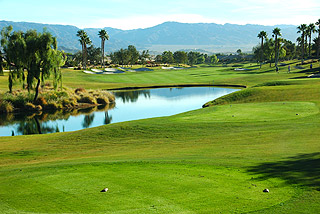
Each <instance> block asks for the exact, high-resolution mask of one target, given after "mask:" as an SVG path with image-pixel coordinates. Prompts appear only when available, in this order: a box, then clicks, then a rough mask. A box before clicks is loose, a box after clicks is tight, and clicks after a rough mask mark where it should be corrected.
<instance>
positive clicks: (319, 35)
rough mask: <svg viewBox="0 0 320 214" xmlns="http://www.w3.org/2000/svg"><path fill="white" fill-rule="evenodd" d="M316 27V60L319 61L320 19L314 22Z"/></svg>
mask: <svg viewBox="0 0 320 214" xmlns="http://www.w3.org/2000/svg"><path fill="white" fill-rule="evenodd" d="M316 25H318V30H317V31H318V42H317V44H318V45H317V59H319V52H320V19H318V21H317V22H316Z"/></svg>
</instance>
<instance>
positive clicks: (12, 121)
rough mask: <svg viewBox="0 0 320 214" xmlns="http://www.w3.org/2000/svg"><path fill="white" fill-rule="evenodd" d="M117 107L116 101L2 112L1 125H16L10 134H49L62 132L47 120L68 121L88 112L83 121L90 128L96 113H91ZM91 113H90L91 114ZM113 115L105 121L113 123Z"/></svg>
mask: <svg viewBox="0 0 320 214" xmlns="http://www.w3.org/2000/svg"><path fill="white" fill-rule="evenodd" d="M114 107H115V104H114V103H110V104H108V105H100V106H97V107H93V108H86V109H71V110H68V111H63V110H58V111H52V112H36V113H34V112H32V113H26V112H23V113H20V114H0V126H9V125H16V126H17V128H16V130H12V131H11V133H10V135H12V136H14V135H19V134H20V135H30V134H47V133H55V132H60V129H59V127H58V126H49V125H47V122H49V121H56V120H65V121H67V120H68V119H69V118H70V117H71V116H77V115H83V114H87V115H86V116H85V118H84V121H83V123H82V126H83V128H88V127H89V126H91V125H92V122H93V119H94V114H90V113H92V112H96V111H104V112H107V110H110V109H112V108H114ZM89 114H90V115H89ZM111 121H112V117H111V116H109V115H108V113H107V114H106V117H105V118H104V123H105V124H108V123H111ZM62 131H63V132H64V131H65V127H64V126H63V127H62Z"/></svg>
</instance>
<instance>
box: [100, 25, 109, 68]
mask: <svg viewBox="0 0 320 214" xmlns="http://www.w3.org/2000/svg"><path fill="white" fill-rule="evenodd" d="M98 35H99V37H100V39H101V55H102V56H101V66H102V67H104V43H105V41H106V40H109V35H108V33H107V31H106V30H104V29H102V30H100V31H99V33H98Z"/></svg>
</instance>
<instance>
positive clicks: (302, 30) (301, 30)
mask: <svg viewBox="0 0 320 214" xmlns="http://www.w3.org/2000/svg"><path fill="white" fill-rule="evenodd" d="M297 29H298V31H297V33H301V41H300V44H301V58H302V59H301V62H302V63H303V61H304V51H305V35H306V30H307V25H306V24H301V25H300V26H298V27H297Z"/></svg>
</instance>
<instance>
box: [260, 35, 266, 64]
mask: <svg viewBox="0 0 320 214" xmlns="http://www.w3.org/2000/svg"><path fill="white" fill-rule="evenodd" d="M258 38H259V39H261V58H260V68H261V66H262V63H263V61H264V57H263V40H264V39H266V38H267V32H265V31H260V33H259V34H258Z"/></svg>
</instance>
